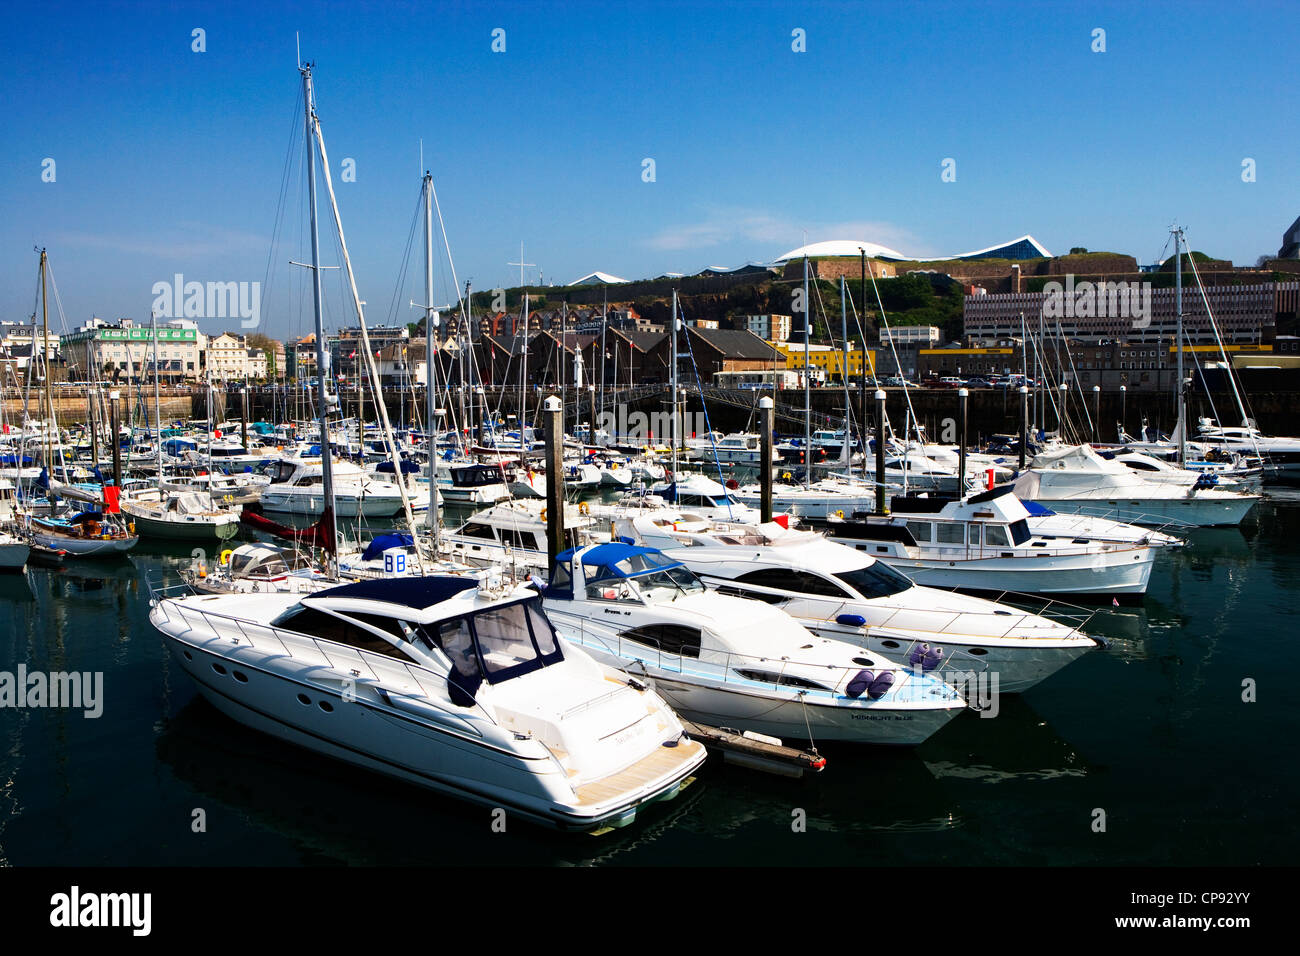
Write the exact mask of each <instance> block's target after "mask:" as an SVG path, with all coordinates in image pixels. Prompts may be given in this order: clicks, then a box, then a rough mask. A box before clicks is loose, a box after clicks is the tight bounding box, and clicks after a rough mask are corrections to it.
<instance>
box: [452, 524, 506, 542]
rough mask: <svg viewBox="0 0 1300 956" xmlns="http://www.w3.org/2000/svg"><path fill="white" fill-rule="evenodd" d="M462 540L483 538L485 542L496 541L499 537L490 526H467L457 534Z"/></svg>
mask: <svg viewBox="0 0 1300 956" xmlns="http://www.w3.org/2000/svg"><path fill="white" fill-rule="evenodd" d="M457 534H459V535H460V536H461V537H462V538H482V539H483V540H485V541H496V539H497V536H496V534H495V532H493V530H492V526H491V525H488V524H477V523H472V524H467V525H465V527H463V528H461V529H460V531H458V532H457Z"/></svg>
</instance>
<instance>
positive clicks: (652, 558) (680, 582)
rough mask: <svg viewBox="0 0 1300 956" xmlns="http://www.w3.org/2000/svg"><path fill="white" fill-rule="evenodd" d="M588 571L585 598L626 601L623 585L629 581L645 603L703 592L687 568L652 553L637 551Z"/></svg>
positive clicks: (629, 595)
mask: <svg viewBox="0 0 1300 956" xmlns="http://www.w3.org/2000/svg"><path fill="white" fill-rule="evenodd" d="M588 568H589V570H588V576H587V580H588V582H589V583H588V586H587V595H588V597H594V598H600V599H604V600H627V599H629V598H631V597H632V595H631V594H630V593H629V592H628V589H627V588H626V587H625V586H623V582H624V581H626V580H629V579H631V580H634V581H635V582H636V590H637V592H638V593H639V594H640V595H641V597H642V598H643V599H644V600H646V601H657V600H663V599H668V600H672V599H673V598H676V597H678V596H680V595H682V594H691V593H693V592H698V591H703V590H704V585H703V584H702V583H700V579H699V578H697V577H696V576H695V574H694V573H692V572H691V571H690V570H689V569H688V568H686V567H684V566H683V565H682V564H681V563H679V562H677V561H673V560H671V559H669V558H666V557H665V556H664V555H662V554H660V553H659V552H656V551H643V552H637V553H633V554H629V555H627V556H626V557H624V558H622V559H620V560H619V561H616V562H615V563H613V564H610V565H588ZM633 600H634V598H633Z"/></svg>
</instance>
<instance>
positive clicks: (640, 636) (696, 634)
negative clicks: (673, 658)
mask: <svg viewBox="0 0 1300 956" xmlns="http://www.w3.org/2000/svg"><path fill="white" fill-rule="evenodd" d="M619 637H621V638H625V639H627V640H629V641H636V643H638V644H644V645H645V646H647V647H654V648H658V649H659V650H661V651H663V652H664V653H665V654H676V655H678V656H680V657H695V658H698V657H699V656H700V631H699V629H698V628H694V627H684V626H682V625H680V624H647V625H645V626H644V627H634V628H632V629H631V630H628V631H624V632H623V633H622V634H620V635H619Z"/></svg>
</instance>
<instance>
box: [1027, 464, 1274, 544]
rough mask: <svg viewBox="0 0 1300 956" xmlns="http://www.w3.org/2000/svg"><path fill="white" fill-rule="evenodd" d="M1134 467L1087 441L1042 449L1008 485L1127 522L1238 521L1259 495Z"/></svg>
mask: <svg viewBox="0 0 1300 956" xmlns="http://www.w3.org/2000/svg"><path fill="white" fill-rule="evenodd" d="M1154 473H1155V472H1154V471H1152V472H1148V471H1145V470H1139V469H1134V468H1131V467H1128V466H1126V465H1124V464H1122V463H1120V462H1117V461H1114V460H1113V459H1107V458H1103V457H1102V456H1101V455H1099V454H1097V452H1096V451H1095V450H1094V449H1093V448H1092V446H1091V445H1073V446H1069V447H1066V448H1062V449H1059V450H1055V451H1050V452H1041V453H1040V454H1039V455H1037V456H1036V457H1035V458H1034V461H1033V463H1032V464H1031V466H1030V467H1029V469H1028V470H1026V471H1024V472H1022V473H1021V475H1020V476H1019V477H1018V478H1016V480H1015V481H1013V482H1012V483H1011V486H1012V487H1013V488H1014V489H1015V492H1016V494H1017V495H1018V496H1019V497H1020V498H1022V499H1026V500H1030V501H1036V502H1038V503H1039V504H1043V505H1046V506H1047V507H1048V508H1050V509H1052V510H1053V511H1055V512H1057V513H1065V512H1072V513H1075V514H1091V515H1098V516H1101V517H1106V518H1110V519H1112V520H1115V521H1122V522H1128V523H1131V524H1145V525H1149V524H1155V525H1161V524H1165V523H1170V522H1172V523H1174V524H1183V525H1193V526H1196V527H1216V526H1221V525H1237V524H1241V521H1242V519H1243V518H1245V517H1246V515H1247V514H1248V513H1249V512H1250V509H1251V508H1252V507H1254V505H1255V502H1256V501H1258V500H1259V496H1258V495H1252V494H1246V493H1244V492H1240V491H1232V490H1227V489H1225V488H1220V487H1215V485H1214V484H1213V483H1212V482H1211V481H1210V480H1209V476H1201V475H1195V474H1193V473H1191V472H1174V473H1167V472H1161V473H1160V474H1159V476H1158V477H1155V478H1151V477H1148V475H1152V474H1154Z"/></svg>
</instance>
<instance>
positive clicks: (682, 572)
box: [636, 565, 704, 601]
mask: <svg viewBox="0 0 1300 956" xmlns="http://www.w3.org/2000/svg"><path fill="white" fill-rule="evenodd" d="M636 586H637V590H639V591H640V592H641V596H642V597H643V598H645V599H646V600H647V601H660V600H664V599H665V598H666V599H668V600H672V599H673V598H676V597H677V596H679V595H681V594H692V593H695V592H699V591H703V590H704V585H703V584H702V583H700V579H699V578H697V577H696V576H695V575H694V574H692V573H691V572H690V571H689V570H688V569H687V568H684V567H682V566H680V565H679V566H677V567H673V568H664V569H662V570H659V571H650V572H648V573H646V574H640V575H637V577H636Z"/></svg>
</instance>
